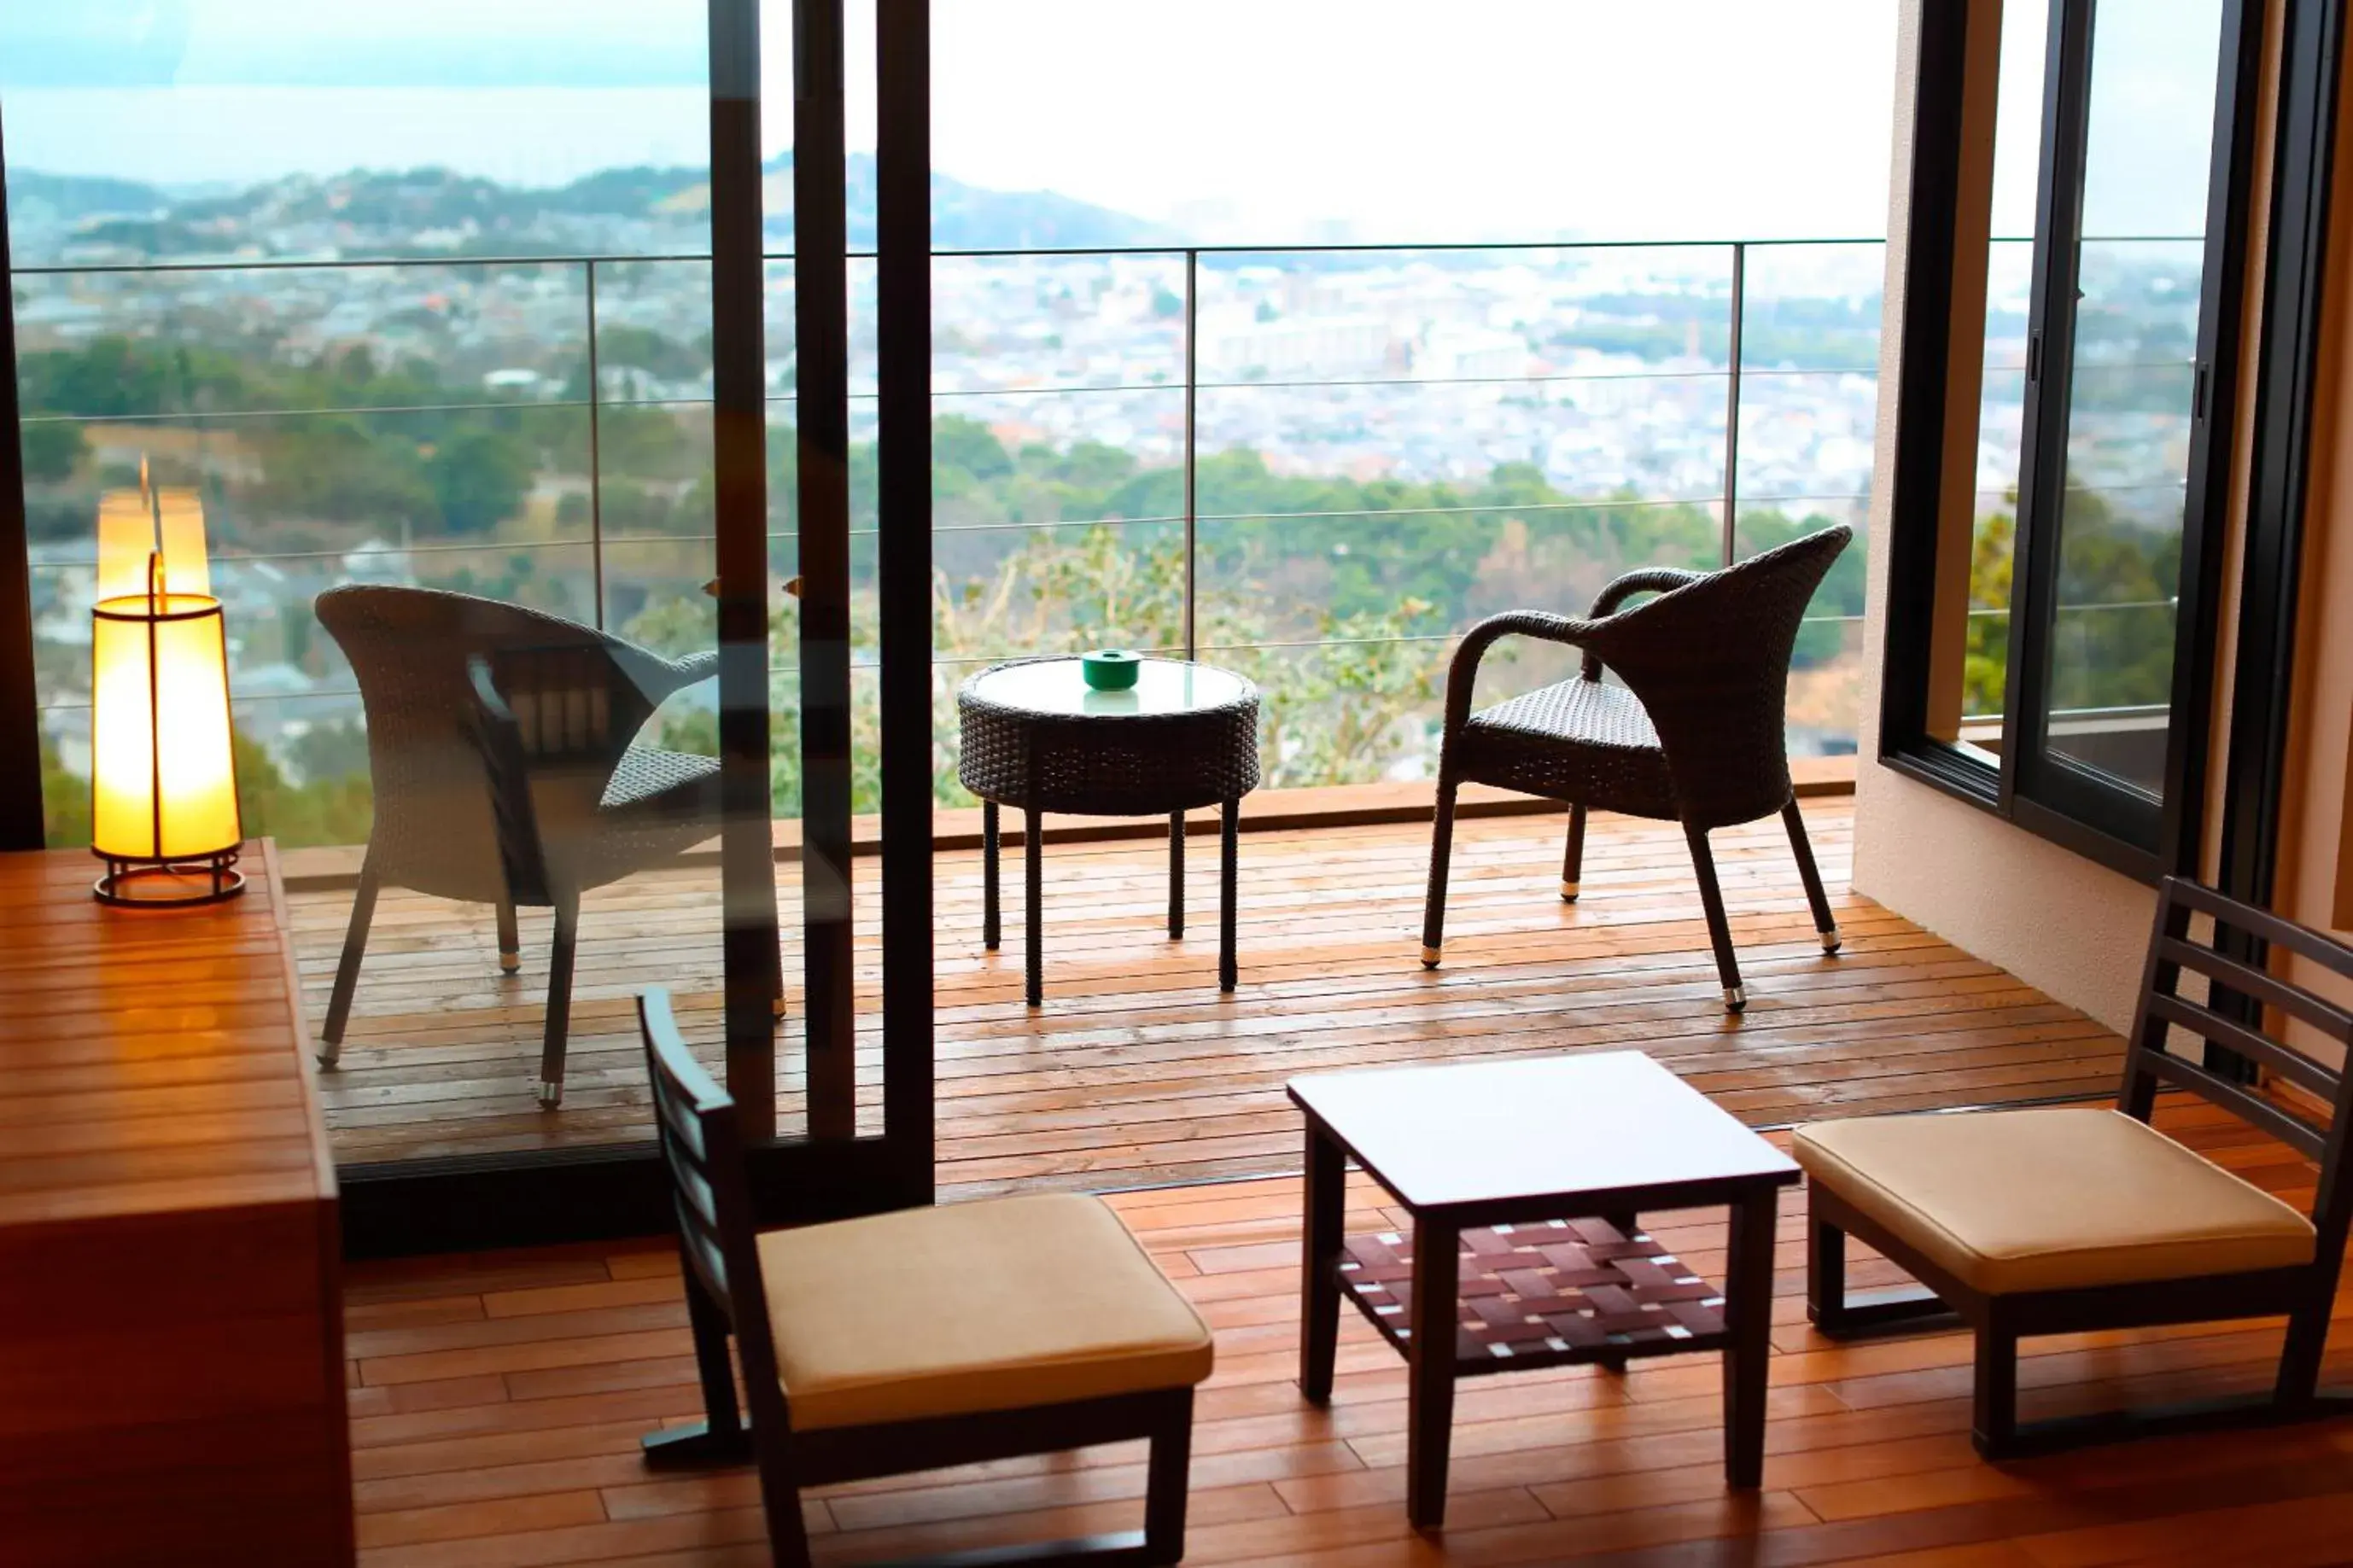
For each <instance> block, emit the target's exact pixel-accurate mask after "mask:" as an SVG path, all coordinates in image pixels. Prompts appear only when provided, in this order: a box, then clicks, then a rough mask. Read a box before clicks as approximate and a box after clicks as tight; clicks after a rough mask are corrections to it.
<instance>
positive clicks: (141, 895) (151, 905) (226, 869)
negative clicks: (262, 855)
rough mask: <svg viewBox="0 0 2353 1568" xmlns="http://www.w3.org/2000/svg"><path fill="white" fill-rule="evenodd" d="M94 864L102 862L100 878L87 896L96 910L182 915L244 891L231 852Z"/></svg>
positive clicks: (241, 875) (106, 859)
mask: <svg viewBox="0 0 2353 1568" xmlns="http://www.w3.org/2000/svg"><path fill="white" fill-rule="evenodd" d="M99 858H100V860H103V861H104V862H106V874H105V875H104V876H102V877H100V878H99V879H98V880H97V881H95V882H92V883H91V884H90V892H91V894H92V895H93V896H95V897H96V898H97V900H98V901H99V902H100V903H101V904H113V905H116V906H118V907H120V908H124V909H154V910H168V909H185V908H187V907H189V906H191V905H195V904H219V903H226V902H227V901H228V900H231V899H233V898H236V897H237V895H238V894H239V893H242V892H244V891H245V874H244V873H243V872H241V871H239V870H238V869H237V851H236V850H234V849H229V850H225V851H223V852H222V853H220V854H218V855H205V856H200V857H197V858H194V859H188V860H132V859H125V858H122V857H121V856H117V855H100V856H99Z"/></svg>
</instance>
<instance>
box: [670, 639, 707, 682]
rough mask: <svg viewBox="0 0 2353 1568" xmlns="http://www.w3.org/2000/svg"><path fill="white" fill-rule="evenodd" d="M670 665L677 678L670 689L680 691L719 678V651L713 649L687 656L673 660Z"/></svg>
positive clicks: (705, 649)
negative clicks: (698, 682) (700, 682)
mask: <svg viewBox="0 0 2353 1568" xmlns="http://www.w3.org/2000/svg"><path fill="white" fill-rule="evenodd" d="M670 668H671V669H672V670H673V671H674V672H675V673H676V674H677V676H678V684H676V685H675V686H672V687H671V688H670V690H672V691H682V690H684V689H686V688H688V687H690V686H692V685H694V684H695V683H696V682H697V681H702V680H715V679H718V678H719V650H718V649H717V648H715V647H709V648H704V649H703V650H702V652H701V653H691V654H688V655H687V656H686V657H685V658H674V659H672V660H670Z"/></svg>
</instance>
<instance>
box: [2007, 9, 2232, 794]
mask: <svg viewBox="0 0 2353 1568" xmlns="http://www.w3.org/2000/svg"><path fill="white" fill-rule="evenodd" d="M2220 41H2221V0H2167V3H2166V4H2162V5H2158V4H2147V5H2111V6H2103V7H2102V8H2101V9H2100V10H2099V11H2098V12H2097V13H2096V16H2095V19H2094V32H2093V37H2092V58H2091V89H2090V98H2089V100H2088V106H2087V127H2088V129H2087V141H2086V146H2085V152H2084V169H2083V174H2082V180H2083V186H2082V192H2083V234H2084V238H2083V242H2082V244H2081V246H2080V247H2078V249H2077V252H2076V255H2075V258H2074V259H2075V288H2076V299H2075V312H2076V315H2075V331H2074V343H2073V347H2074V353H2073V379H2072V382H2071V384H2070V385H2069V386H2068V388H2067V389H2066V397H2067V411H2066V451H2065V465H2066V466H2065V473H2066V488H2065V491H2064V499H2063V501H2062V502H2061V507H2060V516H2059V543H2058V552H2057V556H2056V561H2057V568H2058V570H2057V581H2056V594H2055V609H2054V620H2053V626H2052V639H2051V655H2050V666H2049V670H2048V679H2049V685H2048V689H2047V696H2046V701H2045V704H2044V715H2043V731H2042V746H2043V749H2044V750H2045V751H2046V752H2048V753H2050V754H2052V755H2054V756H2058V757H2063V758H2065V759H2067V760H2069V761H2071V762H2073V763H2077V764H2080V765H2082V766H2084V767H2086V768H2090V769H2093V770H2095V771H2097V772H2099V773H2103V774H2105V775H2106V776H2108V777H2110V778H2113V779H2116V780H2119V781H2121V782H2123V783H2125V784H2128V785H2130V786H2132V787H2134V788H2135V789H2137V790H2141V791H2144V792H2146V793H2147V794H2148V795H2160V794H2161V793H2162V791H2163V787H2164V778H2163V775H2164V765H2165V749H2166V736H2167V732H2168V728H2169V714H2168V705H2169V702H2170V699H2171V691H2172V669H2173V638H2174V622H2175V601H2176V596H2177V595H2178V593H2179V584H2180V570H2181V529H2182V507H2183V503H2184V496H2185V486H2186V484H2187V482H2188V478H2189V442H2190V427H2191V416H2192V399H2193V396H2194V390H2195V381H2194V377H2195V367H2194V359H2195V355H2196V353H2197V341H2198V316H2199V307H2200V282H2201V279H2200V263H2201V260H2202V258H2203V254H2204V245H2203V242H2202V241H2201V240H2200V239H2198V238H2195V236H2199V235H2201V234H2202V233H2203V231H2204V228H2205V222H2206V212H2205V208H2206V182H2205V180H2204V179H2203V178H2200V177H2189V178H2185V177H2184V174H2185V172H2188V171H2197V172H2198V174H2201V175H2202V174H2203V172H2204V170H2205V169H2206V166H2207V158H2208V151H2209V143H2210V141H2211V126H2212V106H2213V92H2214V79H2215V68H2216V62H2217V51H2218V49H2219V47H2220Z"/></svg>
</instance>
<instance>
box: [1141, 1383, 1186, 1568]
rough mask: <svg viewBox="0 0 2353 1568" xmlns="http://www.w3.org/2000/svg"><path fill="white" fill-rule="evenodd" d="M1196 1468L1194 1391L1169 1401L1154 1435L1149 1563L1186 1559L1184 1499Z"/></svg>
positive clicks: (1147, 1492) (1148, 1489) (1148, 1485)
mask: <svg viewBox="0 0 2353 1568" xmlns="http://www.w3.org/2000/svg"><path fill="white" fill-rule="evenodd" d="M1192 1468H1193V1391H1192V1390H1191V1389H1189V1388H1187V1389H1180V1390H1178V1391H1177V1392H1176V1393H1175V1394H1171V1395H1170V1396H1169V1399H1168V1414H1167V1415H1166V1416H1165V1417H1164V1418H1163V1424H1162V1425H1160V1426H1156V1427H1155V1429H1154V1431H1153V1434H1152V1458H1151V1460H1150V1468H1149V1469H1148V1470H1147V1471H1146V1473H1145V1483H1144V1558H1145V1562H1147V1563H1181V1562H1183V1561H1184V1559H1185V1496H1186V1492H1187V1489H1188V1487H1189V1486H1190V1483H1191V1476H1192Z"/></svg>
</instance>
